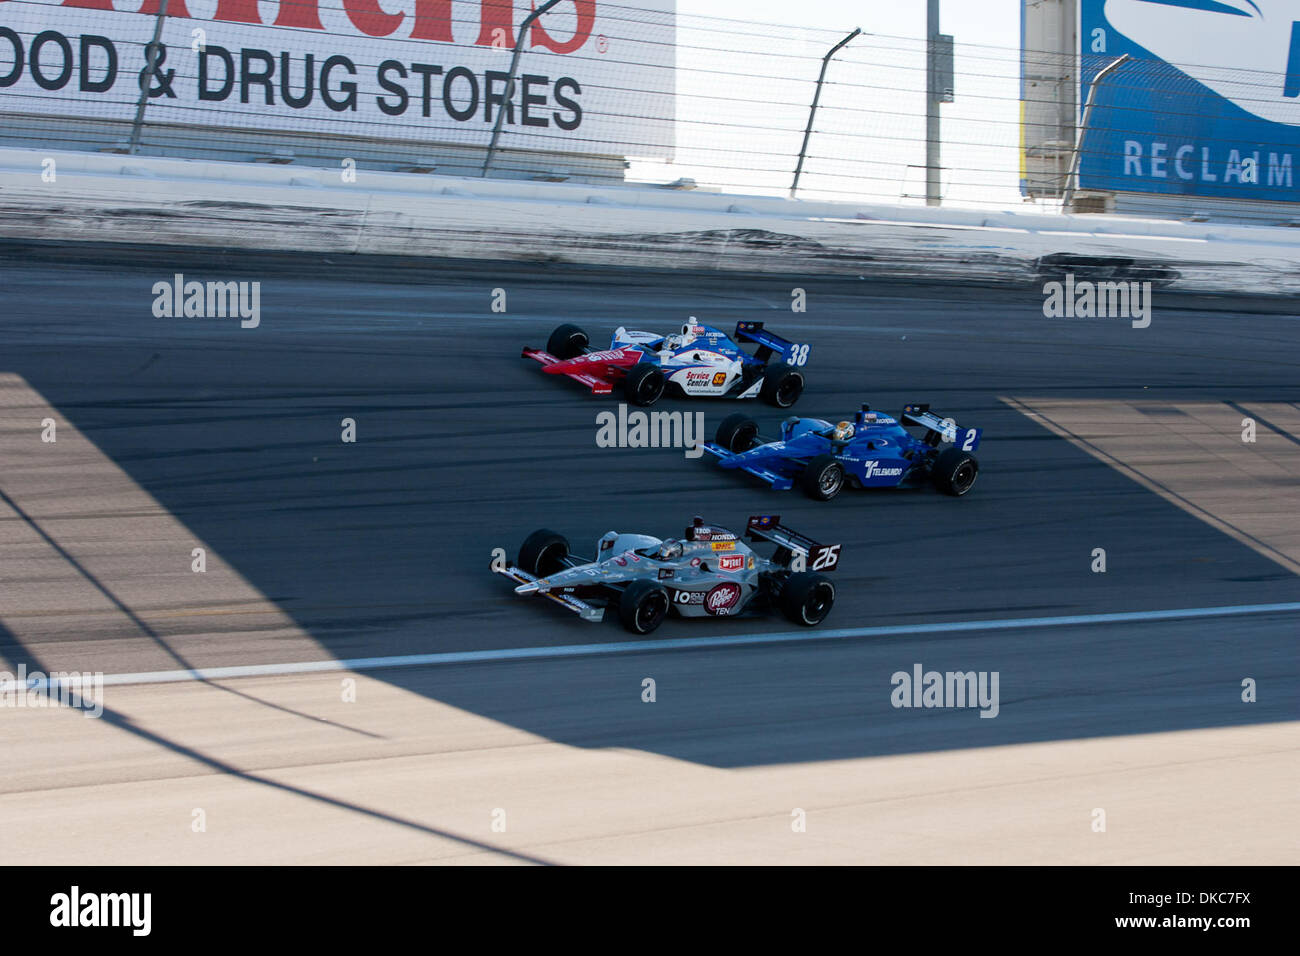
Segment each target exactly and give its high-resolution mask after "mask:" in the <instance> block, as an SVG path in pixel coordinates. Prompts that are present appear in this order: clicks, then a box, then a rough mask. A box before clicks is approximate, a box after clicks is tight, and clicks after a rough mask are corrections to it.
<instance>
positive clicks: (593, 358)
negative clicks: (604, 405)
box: [523, 316, 808, 408]
mask: <svg viewBox="0 0 1300 956" xmlns="http://www.w3.org/2000/svg"><path fill="white" fill-rule="evenodd" d="M740 342H752V343H754V344H755V345H757V346H758V348H757V349H756V350H755V351H754V352H753V354H751V353H749V352H747V351H745V350H744V349H742V348H741V347H740V345H739V343H740ZM523 356H524V358H530V359H533V360H534V361H535V362H540V363H541V365H542V370H543V371H544V372H547V373H548V374H550V375H566V376H568V377H569V378H571V379H573V380H574V381H577V382H581V383H582V384H583V385H586V386H587V387H588V388H590V389H591V393H592V394H593V395H608V394H610V393H611V392H613V390H614V387H615V386H616V385H620V386H621V387H622V389H623V394H624V395H626V396H627V400H628V401H629V402H631V403H632V404H634V405H653V404H654V403H655V402H656V401H658V400H659V398H660V396H662V395H663V393H664V390H665V389H667V388H672V389H674V390H675V391H677V392H679V393H681V394H683V395H690V396H696V395H702V396H711V397H718V398H756V397H757V398H762V399H763V400H764V401H765V402H767V403H768V404H769V405H775V406H776V407H777V408H789V407H790V406H791V405H793V404H794V403H795V402H796V401H798V399H799V395H800V394H801V393H802V392H803V385H804V379H803V372H802V371H801V369H802V368H803V366H804V364H805V363H806V362H807V361H808V346H807V345H801V344H798V343H795V342H788V341H786V340H785V339H783V338H781V336H779V335H776V334H774V333H772V332H769V331H768V330H766V329H764V328H763V323H762V322H739V323H737V325H736V334H735V337H734V339H733V338H732V337H731V336H729V335H727V333H725V332H723V331H721V330H719V329H715V328H713V327H712V326H709V325H701V324H699V321H698V320H697V319H696V318H695V317H694V316H691V320H690V322H688V323H686V324H685V325H683V326H682V327H681V332H680V333H673V334H671V335H659V334H656V333H654V332H637V331H632V330H629V329H626V328H623V327H621V326H620V327H619V328H618V329H617V330H616V331H615V332H614V335H613V338H612V340H611V341H610V344H609V348H608V349H593V348H591V347H590V345H589V339H588V338H587V333H586V332H584V331H583V330H582V329H580V328H578V327H577V326H576V325H561V326H559V327H558V328H557V329H556V330H555V331H554V332H552V333H551V338H550V341H548V342H547V344H546V349H545V351H543V350H541V349H532V348H525V349H524V351H523ZM774 359H779V361H773V360H774Z"/></svg>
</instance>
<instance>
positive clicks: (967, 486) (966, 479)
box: [930, 448, 980, 498]
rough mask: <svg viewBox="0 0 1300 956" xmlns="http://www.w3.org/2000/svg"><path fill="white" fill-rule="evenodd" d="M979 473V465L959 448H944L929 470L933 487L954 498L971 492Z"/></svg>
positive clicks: (972, 457)
mask: <svg viewBox="0 0 1300 956" xmlns="http://www.w3.org/2000/svg"><path fill="white" fill-rule="evenodd" d="M979 473H980V463H979V462H978V461H976V460H975V457H974V456H973V455H968V454H967V453H966V452H964V451H962V450H961V449H960V448H945V449H944V450H943V451H942V452H940V453H939V457H938V458H936V459H935V460H934V465H933V466H932V467H931V468H930V477H931V478H933V479H934V484H935V487H936V488H938V489H939V490H940V491H942V492H943V493H944V494H946V495H952V496H953V497H956V498H960V497H961V496H962V495H964V494H966V492H968V491H970V490H971V488H972V487H973V486H974V485H975V479H976V478H977V477H978V476H979Z"/></svg>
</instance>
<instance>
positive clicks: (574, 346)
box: [546, 323, 591, 360]
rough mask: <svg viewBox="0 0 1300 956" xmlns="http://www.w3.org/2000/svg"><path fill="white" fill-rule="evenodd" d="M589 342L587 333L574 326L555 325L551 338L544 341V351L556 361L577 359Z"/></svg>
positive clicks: (566, 324)
mask: <svg viewBox="0 0 1300 956" xmlns="http://www.w3.org/2000/svg"><path fill="white" fill-rule="evenodd" d="M590 341H591V340H590V339H588V338H587V333H586V332H584V331H582V329H580V328H578V327H577V326H576V325H569V324H568V323H565V324H564V325H557V326H556V327H555V331H554V332H552V333H551V337H550V338H549V339H547V340H546V351H548V352H550V353H551V354H552V355H554V356H555V357H556V358H557V359H561V360H563V359H571V358H577V357H578V356H579V355H581V354H582V352H583V350H584V349H585V348H586V347H587V344H588V343H589V342H590Z"/></svg>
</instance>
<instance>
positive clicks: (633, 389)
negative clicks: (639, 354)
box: [623, 362, 667, 405]
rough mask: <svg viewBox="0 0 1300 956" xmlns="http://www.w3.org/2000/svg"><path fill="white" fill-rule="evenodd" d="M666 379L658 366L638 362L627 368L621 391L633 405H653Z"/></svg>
mask: <svg viewBox="0 0 1300 956" xmlns="http://www.w3.org/2000/svg"><path fill="white" fill-rule="evenodd" d="M666 383H667V379H665V378H664V373H663V371H662V370H660V368H659V366H657V365H651V364H650V363H649V362H639V363H637V364H636V365H633V366H632V367H631V368H630V369H628V370H627V377H626V378H624V379H623V393H624V394H625V395H626V396H627V400H628V401H629V402H631V403H632V404H633V405H653V404H654V403H655V402H657V401H659V398H660V396H661V395H663V393H664V385H665V384H666Z"/></svg>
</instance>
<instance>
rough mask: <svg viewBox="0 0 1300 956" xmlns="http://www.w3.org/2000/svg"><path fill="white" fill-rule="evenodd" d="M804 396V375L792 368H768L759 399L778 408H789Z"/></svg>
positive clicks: (759, 391) (759, 392)
mask: <svg viewBox="0 0 1300 956" xmlns="http://www.w3.org/2000/svg"><path fill="white" fill-rule="evenodd" d="M802 394H803V373H802V372H797V371H795V370H794V369H792V368H779V367H778V368H772V367H770V366H769V367H768V370H767V372H766V374H765V375H764V376H763V387H762V388H760V389H759V390H758V397H759V398H761V399H762V400H763V401H765V402H767V404H769V405H775V406H776V407H777V408H789V407H791V406H792V405H794V403H795V402H797V401H799V396H800V395H802Z"/></svg>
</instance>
